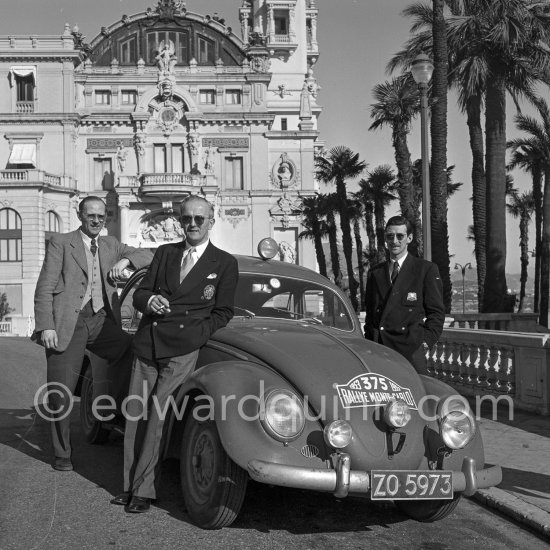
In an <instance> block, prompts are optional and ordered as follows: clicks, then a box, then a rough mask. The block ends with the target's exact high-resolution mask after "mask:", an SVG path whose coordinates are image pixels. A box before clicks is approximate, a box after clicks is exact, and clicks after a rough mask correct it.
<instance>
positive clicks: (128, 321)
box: [120, 279, 142, 334]
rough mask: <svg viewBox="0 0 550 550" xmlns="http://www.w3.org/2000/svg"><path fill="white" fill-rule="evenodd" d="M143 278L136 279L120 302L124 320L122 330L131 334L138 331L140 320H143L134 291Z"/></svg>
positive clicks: (122, 319)
mask: <svg viewBox="0 0 550 550" xmlns="http://www.w3.org/2000/svg"><path fill="white" fill-rule="evenodd" d="M140 282H141V279H138V280H136V281H134V284H133V285H132V287H131V288H130V289H129V290H128V293H127V294H126V296H125V297H124V300H123V301H122V302H121V304H120V317H121V321H122V330H124V331H125V332H127V333H129V334H134V333H135V332H136V331H137V328H138V325H139V321H140V320H141V315H142V314H141V311H138V310H137V309H136V308H135V307H134V304H133V303H132V302H133V297H134V292H135V291H136V288H137V287H138V286H139V283H140Z"/></svg>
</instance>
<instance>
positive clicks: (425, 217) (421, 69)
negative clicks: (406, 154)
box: [411, 54, 434, 261]
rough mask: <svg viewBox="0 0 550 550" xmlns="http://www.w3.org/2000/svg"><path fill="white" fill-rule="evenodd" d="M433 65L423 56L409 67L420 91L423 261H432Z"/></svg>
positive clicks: (417, 58) (416, 58) (415, 59)
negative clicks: (430, 136)
mask: <svg viewBox="0 0 550 550" xmlns="http://www.w3.org/2000/svg"><path fill="white" fill-rule="evenodd" d="M433 70H434V66H433V63H432V62H431V61H430V58H429V57H428V56H427V55H425V54H420V55H417V56H416V57H415V58H414V60H413V62H412V65H411V73H412V75H413V78H414V81H415V82H416V83H417V84H418V88H419V89H420V126H421V147H422V239H423V241H424V259H425V260H430V261H431V259H432V233H431V231H432V227H431V225H432V224H431V220H430V158H429V157H430V151H429V144H428V83H429V82H430V80H431V78H432V73H433Z"/></svg>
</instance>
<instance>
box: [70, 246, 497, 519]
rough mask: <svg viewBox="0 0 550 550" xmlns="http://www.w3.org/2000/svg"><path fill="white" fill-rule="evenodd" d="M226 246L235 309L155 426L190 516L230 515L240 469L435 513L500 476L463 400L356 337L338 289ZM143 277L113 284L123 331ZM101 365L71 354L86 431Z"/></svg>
mask: <svg viewBox="0 0 550 550" xmlns="http://www.w3.org/2000/svg"><path fill="white" fill-rule="evenodd" d="M237 258H238V262H239V270H240V277H239V284H238V289H237V294H236V300H235V317H234V318H233V319H232V321H231V322H230V323H229V325H228V326H227V327H226V328H224V329H222V330H219V331H218V332H216V333H215V334H214V335H213V337H212V338H211V339H210V341H209V342H208V343H207V344H206V346H205V347H204V348H203V349H202V350H201V352H200V355H199V360H198V363H197V367H196V370H195V372H194V373H193V375H192V376H191V377H190V378H189V379H188V381H187V382H186V383H185V385H184V386H182V387H181V388H180V389H179V390H178V391H177V392H176V394H175V395H174V398H175V401H174V403H175V404H176V405H177V407H172V408H171V409H170V414H169V415H168V419H167V421H166V426H165V428H166V429H167V430H166V433H167V438H166V445H165V449H164V456H179V458H180V472H181V474H180V476H181V484H182V490H183V498H184V500H185V504H186V507H187V511H188V513H189V515H190V517H191V519H192V520H193V521H194V522H195V523H196V524H197V525H199V526H201V527H203V528H206V529H216V528H220V527H224V526H227V525H230V524H231V523H232V522H233V521H234V520H235V518H236V517H237V515H238V514H239V511H240V509H241V506H242V502H243V499H244V496H245V491H246V486H247V480H248V478H249V477H250V478H252V479H254V480H256V481H258V482H262V483H267V484H271V485H281V486H286V487H296V488H302V489H311V490H316V491H329V492H332V493H334V495H335V496H336V497H338V498H342V497H346V496H347V495H358V496H365V497H368V498H371V499H373V500H394V501H395V503H396V505H397V507H398V508H399V509H400V510H401V511H402V512H404V513H405V514H407V515H409V516H410V517H412V518H415V519H417V520H419V521H434V520H438V519H442V518H444V517H445V516H447V515H448V514H449V513H451V512H452V510H453V509H454V508H455V506H456V505H457V504H458V501H459V499H460V497H461V495H462V494H465V495H472V494H474V493H475V492H476V490H477V489H478V488H483V487H490V486H493V485H496V484H498V483H499V482H500V481H501V469H500V467H498V466H495V467H491V468H484V452H483V444H482V440H481V434H480V432H479V430H478V429H477V424H476V421H475V418H474V416H473V414H472V412H471V411H470V409H469V407H468V406H467V403H465V401H464V400H463V399H462V398H459V397H458V396H457V394H456V392H455V391H454V390H453V389H452V388H450V387H449V386H447V385H446V384H443V383H442V382H440V381H438V380H435V379H432V378H430V377H427V376H419V375H418V374H417V373H416V371H415V370H414V369H413V368H412V366H411V365H410V364H409V363H408V362H407V361H406V360H405V359H404V358H403V357H401V356H400V355H399V354H397V353H396V352H394V351H392V350H390V349H387V348H385V347H383V346H380V345H377V344H374V343H372V342H369V341H366V340H365V339H364V338H363V335H362V332H361V328H360V325H359V321H358V319H357V317H356V315H355V313H354V312H353V310H352V309H351V306H350V304H349V302H348V300H347V298H346V296H345V295H344V294H343V293H342V291H341V290H340V289H339V288H337V287H336V286H335V285H333V284H332V283H330V282H329V281H328V280H327V279H326V278H324V277H322V276H321V275H319V274H317V273H315V272H313V271H311V270H309V269H305V268H303V267H299V266H297V265H293V264H289V263H285V262H280V261H266V260H263V259H261V258H254V257H245V256H237ZM143 275H144V270H141V271H138V272H136V273H135V274H134V275H133V276H132V277H131V278H130V279H129V281H128V283H127V284H126V286H125V288H124V290H123V292H122V295H121V303H122V317H123V325H124V328H125V330H127V331H129V332H133V331H135V329H136V328H137V324H138V322H139V315H140V314H139V312H137V311H136V310H134V308H133V306H132V294H133V291H134V290H135V288H136V285H137V284H138V283H139V281H140V280H141V278H142V277H143ZM101 369H106V366H105V364H103V363H102V362H101V361H99V360H98V359H97V358H96V357H95V356H90V357H88V360H87V364H85V365H84V366H83V370H84V373H85V375H84V377H83V380H84V382H83V385H82V391H81V396H82V398H81V423H82V426H83V430H84V432H85V434H86V437H87V438H88V440H89V441H90V442H101V441H104V440H105V438H106V436H107V435H108V430H109V429H111V428H112V427H113V426H116V425H117V419H116V418H115V419H113V418H112V415H111V417H104V418H108V420H109V422H100V421H98V415H97V414H93V412H92V372H93V373H94V376H95V377H96V379H97V378H98V376H99V377H101V379H102V380H105V379H108V378H109V376H106V375H105V372H103V373H101ZM126 374H127V373H126ZM102 387H103V389H104V390H105V387H106V386H105V385H103V386H102ZM97 391H98V390H97V388H96V392H97ZM107 391H108V390H107ZM96 412H97V411H96ZM119 425H120V424H119Z"/></svg>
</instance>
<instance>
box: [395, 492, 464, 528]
mask: <svg viewBox="0 0 550 550" xmlns="http://www.w3.org/2000/svg"><path fill="white" fill-rule="evenodd" d="M460 497H461V493H456V494H455V496H454V497H453V499H452V500H397V501H396V502H395V504H396V506H397V508H398V509H399V511H401V512H402V513H403V514H405V515H407V516H409V517H410V518H412V519H415V520H416V521H422V522H424V523H431V522H432V521H439V520H440V519H443V518H446V517H447V516H448V515H449V514H450V513H451V512H452V511H453V510H454V509H455V508H456V506H457V504H458V503H459V501H460Z"/></svg>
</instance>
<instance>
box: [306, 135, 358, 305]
mask: <svg viewBox="0 0 550 550" xmlns="http://www.w3.org/2000/svg"><path fill="white" fill-rule="evenodd" d="M366 166H367V165H366V163H365V162H364V161H362V160H359V154H358V153H354V152H353V151H352V150H351V149H350V148H349V147H344V146H337V147H333V148H332V149H331V150H330V151H329V152H328V153H327V155H326V156H322V155H319V156H318V157H316V159H315V176H316V179H317V180H319V181H323V182H325V183H327V184H328V183H333V182H334V183H335V184H336V196H337V199H338V213H339V214H340V228H341V229H342V246H343V248H344V258H345V260H346V267H347V272H348V280H349V294H350V300H351V304H352V306H353V307H354V309H355V311H358V309H359V303H358V301H357V287H358V283H357V281H356V280H355V276H354V274H353V260H352V254H353V244H352V239H351V228H350V219H349V215H348V194H347V189H346V180H348V179H353V178H356V177H357V176H359V175H360V174H361V173H362V172H363V170H364V169H365V168H366Z"/></svg>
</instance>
